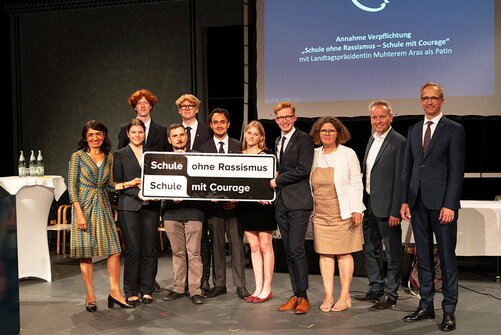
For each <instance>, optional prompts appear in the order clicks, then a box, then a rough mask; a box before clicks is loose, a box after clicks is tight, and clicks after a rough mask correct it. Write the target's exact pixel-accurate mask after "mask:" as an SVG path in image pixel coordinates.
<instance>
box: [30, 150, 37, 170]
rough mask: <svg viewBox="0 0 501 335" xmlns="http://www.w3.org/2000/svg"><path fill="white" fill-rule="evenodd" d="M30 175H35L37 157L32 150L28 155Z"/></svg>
mask: <svg viewBox="0 0 501 335" xmlns="http://www.w3.org/2000/svg"><path fill="white" fill-rule="evenodd" d="M29 166H30V168H29V169H30V176H36V175H37V159H36V158H35V153H34V152H33V150H31V155H30V165H29Z"/></svg>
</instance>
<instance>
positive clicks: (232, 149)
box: [198, 137, 242, 154]
mask: <svg viewBox="0 0 501 335" xmlns="http://www.w3.org/2000/svg"><path fill="white" fill-rule="evenodd" d="M218 149H219V148H216V145H215V143H214V139H213V138H212V137H211V138H210V139H209V140H208V141H206V142H205V143H203V144H202V145H201V146H199V147H198V151H200V152H207V153H217V151H218ZM228 153H229V154H241V153H242V142H240V141H239V140H236V139H234V138H231V137H230V138H229V139H228Z"/></svg>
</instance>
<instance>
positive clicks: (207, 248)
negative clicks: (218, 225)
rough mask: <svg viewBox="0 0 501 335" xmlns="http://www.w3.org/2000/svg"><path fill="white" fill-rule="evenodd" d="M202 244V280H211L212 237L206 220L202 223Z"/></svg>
mask: <svg viewBox="0 0 501 335" xmlns="http://www.w3.org/2000/svg"><path fill="white" fill-rule="evenodd" d="M201 243H202V245H201V248H200V255H201V257H202V264H203V271H202V281H204V280H207V281H209V278H210V264H211V258H212V238H211V236H210V234H209V223H208V222H207V220H204V222H203V223H202V241H201Z"/></svg>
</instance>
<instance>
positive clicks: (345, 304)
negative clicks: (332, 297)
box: [331, 298, 351, 312]
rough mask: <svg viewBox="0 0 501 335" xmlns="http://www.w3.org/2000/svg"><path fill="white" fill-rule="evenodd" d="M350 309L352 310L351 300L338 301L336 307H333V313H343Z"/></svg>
mask: <svg viewBox="0 0 501 335" xmlns="http://www.w3.org/2000/svg"><path fill="white" fill-rule="evenodd" d="M348 308H351V298H348V299H346V300H338V301H337V302H336V303H335V304H334V306H332V308H331V311H333V312H342V311H345V310H347V309H348Z"/></svg>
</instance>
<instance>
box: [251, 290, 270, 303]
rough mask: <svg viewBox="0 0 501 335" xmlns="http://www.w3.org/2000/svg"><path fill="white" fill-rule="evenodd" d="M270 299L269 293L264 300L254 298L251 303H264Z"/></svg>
mask: <svg viewBox="0 0 501 335" xmlns="http://www.w3.org/2000/svg"><path fill="white" fill-rule="evenodd" d="M271 298H273V294H271V292H270V294H268V296H267V297H266V298H263V299H261V298H258V297H255V298H254V300H253V301H252V302H254V303H260V302H265V301H268V300H270V299H271Z"/></svg>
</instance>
